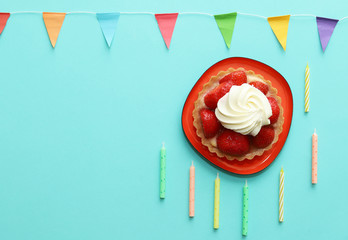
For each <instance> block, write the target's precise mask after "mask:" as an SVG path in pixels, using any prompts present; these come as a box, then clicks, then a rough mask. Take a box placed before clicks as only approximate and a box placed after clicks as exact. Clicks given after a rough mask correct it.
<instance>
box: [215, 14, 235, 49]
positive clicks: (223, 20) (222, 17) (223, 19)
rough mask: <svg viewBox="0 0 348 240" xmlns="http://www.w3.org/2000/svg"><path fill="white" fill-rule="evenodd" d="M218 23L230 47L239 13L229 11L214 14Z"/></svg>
mask: <svg viewBox="0 0 348 240" xmlns="http://www.w3.org/2000/svg"><path fill="white" fill-rule="evenodd" d="M214 18H215V21H216V24H217V25H218V27H219V29H220V32H221V34H222V37H223V38H224V40H225V43H226V45H227V47H228V48H230V47H231V41H232V34H233V30H234V24H235V23H236V18H237V13H236V12H234V13H227V14H219V15H214Z"/></svg>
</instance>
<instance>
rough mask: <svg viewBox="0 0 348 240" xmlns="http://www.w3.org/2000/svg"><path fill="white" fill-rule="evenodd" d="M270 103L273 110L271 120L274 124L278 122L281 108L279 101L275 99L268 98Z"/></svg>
mask: <svg viewBox="0 0 348 240" xmlns="http://www.w3.org/2000/svg"><path fill="white" fill-rule="evenodd" d="M268 102H269V103H270V104H271V108H272V116H271V117H270V118H269V120H270V121H271V124H273V123H275V122H277V120H278V117H279V113H280V108H279V106H278V103H277V100H275V99H274V98H273V97H268Z"/></svg>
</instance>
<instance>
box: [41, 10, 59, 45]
mask: <svg viewBox="0 0 348 240" xmlns="http://www.w3.org/2000/svg"><path fill="white" fill-rule="evenodd" d="M42 17H43V20H44V22H45V26H46V30H47V33H48V37H49V38H50V41H51V44H52V47H53V48H54V47H55V46H56V42H57V39H58V35H59V32H60V29H61V27H62V25H63V22H64V18H65V13H53V12H43V13H42Z"/></svg>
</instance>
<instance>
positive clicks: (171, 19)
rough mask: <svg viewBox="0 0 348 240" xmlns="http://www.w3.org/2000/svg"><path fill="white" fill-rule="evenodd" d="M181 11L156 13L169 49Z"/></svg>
mask: <svg viewBox="0 0 348 240" xmlns="http://www.w3.org/2000/svg"><path fill="white" fill-rule="evenodd" d="M178 15H179V13H161V14H155V17H156V20H157V24H158V27H159V29H160V31H161V34H162V37H163V40H164V42H165V43H166V46H167V48H168V49H169V46H170V41H171V40H172V35H173V31H174V27H175V23H176V19H177V18H178Z"/></svg>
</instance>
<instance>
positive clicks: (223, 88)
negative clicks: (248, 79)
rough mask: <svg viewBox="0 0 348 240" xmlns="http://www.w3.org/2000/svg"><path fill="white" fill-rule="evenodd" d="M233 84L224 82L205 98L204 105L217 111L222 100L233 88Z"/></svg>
mask: <svg viewBox="0 0 348 240" xmlns="http://www.w3.org/2000/svg"><path fill="white" fill-rule="evenodd" d="M232 85H233V84H232V82H224V83H221V84H220V85H219V86H217V87H216V88H214V89H213V90H211V91H210V92H208V93H207V95H205V97H204V103H205V105H206V106H207V107H208V108H211V109H215V108H216V106H217V102H218V101H219V99H220V98H222V97H223V96H225V94H226V93H228V92H229V91H230V89H231V87H232Z"/></svg>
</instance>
